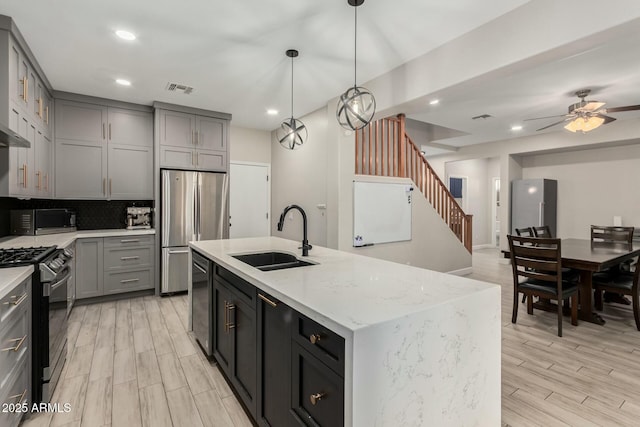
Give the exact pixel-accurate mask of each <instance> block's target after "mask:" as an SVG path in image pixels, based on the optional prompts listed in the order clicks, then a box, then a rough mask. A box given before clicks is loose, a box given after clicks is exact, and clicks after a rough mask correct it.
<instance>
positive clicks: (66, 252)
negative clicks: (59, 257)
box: [62, 248, 73, 258]
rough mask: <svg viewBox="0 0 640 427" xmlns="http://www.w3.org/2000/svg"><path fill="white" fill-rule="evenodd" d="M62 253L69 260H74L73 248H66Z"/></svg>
mask: <svg viewBox="0 0 640 427" xmlns="http://www.w3.org/2000/svg"><path fill="white" fill-rule="evenodd" d="M62 253H63V254H64V255H65V256H66V257H67V258H73V249H71V248H66V249H65V250H63V251H62Z"/></svg>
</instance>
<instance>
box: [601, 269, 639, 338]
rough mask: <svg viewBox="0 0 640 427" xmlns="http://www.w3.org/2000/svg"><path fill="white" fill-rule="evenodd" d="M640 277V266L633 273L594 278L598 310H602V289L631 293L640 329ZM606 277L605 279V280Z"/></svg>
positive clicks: (637, 325)
mask: <svg viewBox="0 0 640 427" xmlns="http://www.w3.org/2000/svg"><path fill="white" fill-rule="evenodd" d="M639 278H640V268H636V271H635V272H634V273H633V275H630V274H617V275H614V276H610V277H609V278H603V277H602V276H599V277H597V278H595V277H594V279H593V289H594V291H595V306H596V309H597V310H602V308H603V307H602V291H605V292H606V291H608V292H612V293H615V294H622V295H630V296H631V304H632V305H633V317H635V320H636V329H638V331H640V300H639V298H640V296H639V295H638V279H639ZM603 279H604V280H603Z"/></svg>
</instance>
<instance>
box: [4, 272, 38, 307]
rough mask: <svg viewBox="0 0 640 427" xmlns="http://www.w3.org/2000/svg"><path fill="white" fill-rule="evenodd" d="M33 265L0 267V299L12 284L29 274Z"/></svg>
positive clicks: (17, 282)
mask: <svg viewBox="0 0 640 427" xmlns="http://www.w3.org/2000/svg"><path fill="white" fill-rule="evenodd" d="M31 273H33V266H32V265H29V266H26V267H13V268H0V299H2V298H4V297H5V296H6V295H7V294H8V293H9V292H10V291H11V289H13V287H14V286H16V285H17V284H19V283H21V282H22V281H23V280H25V279H26V278H28V277H29V276H31Z"/></svg>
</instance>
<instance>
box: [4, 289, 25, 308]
mask: <svg viewBox="0 0 640 427" xmlns="http://www.w3.org/2000/svg"><path fill="white" fill-rule="evenodd" d="M28 296H29V294H28V293H26V292H25V293H24V294H22V295H20V296H19V297H17V296H12V297H11V298H15V300H13V301H7V302H4V303H3V304H4V305H9V304H13V305H14V306H16V307H17V306H19V305H20V304H21V303H22V301H24V300H26V299H27V297H28Z"/></svg>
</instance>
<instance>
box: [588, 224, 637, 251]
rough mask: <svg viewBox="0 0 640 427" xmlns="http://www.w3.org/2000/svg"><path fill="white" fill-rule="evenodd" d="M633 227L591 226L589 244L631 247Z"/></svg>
mask: <svg viewBox="0 0 640 427" xmlns="http://www.w3.org/2000/svg"><path fill="white" fill-rule="evenodd" d="M633 230H634V228H633V227H617V226H613V227H612V226H603V225H592V226H591V243H619V244H626V245H629V246H631V245H632V244H633V243H632V242H633Z"/></svg>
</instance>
